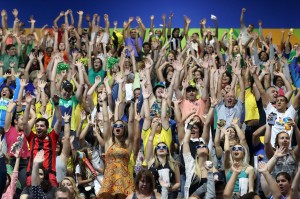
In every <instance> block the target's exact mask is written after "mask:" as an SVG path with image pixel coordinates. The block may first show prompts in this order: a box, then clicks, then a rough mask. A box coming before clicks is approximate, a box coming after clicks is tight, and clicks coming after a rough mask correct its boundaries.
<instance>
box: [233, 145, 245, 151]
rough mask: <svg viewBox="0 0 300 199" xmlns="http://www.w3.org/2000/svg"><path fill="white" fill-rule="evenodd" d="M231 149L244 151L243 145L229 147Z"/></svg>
mask: <svg viewBox="0 0 300 199" xmlns="http://www.w3.org/2000/svg"><path fill="white" fill-rule="evenodd" d="M231 151H244V147H242V146H234V147H232V148H231Z"/></svg>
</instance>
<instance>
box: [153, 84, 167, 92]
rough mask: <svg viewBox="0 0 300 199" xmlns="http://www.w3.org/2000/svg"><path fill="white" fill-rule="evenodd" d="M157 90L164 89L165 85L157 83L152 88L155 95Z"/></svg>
mask: <svg viewBox="0 0 300 199" xmlns="http://www.w3.org/2000/svg"><path fill="white" fill-rule="evenodd" d="M158 88H166V85H165V83H164V82H157V83H156V84H155V86H154V88H153V92H154V93H155V91H156V89H158Z"/></svg>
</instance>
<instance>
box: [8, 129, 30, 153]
mask: <svg viewBox="0 0 300 199" xmlns="http://www.w3.org/2000/svg"><path fill="white" fill-rule="evenodd" d="M22 134H24V140H23V146H22V150H21V152H20V158H28V157H29V156H30V152H29V149H28V144H27V139H26V135H25V133H24V131H21V132H18V131H17V130H16V128H15V127H13V126H10V128H9V130H8V131H7V132H6V133H5V137H6V144H7V153H8V154H9V156H11V157H14V155H13V154H11V153H10V150H11V147H12V145H13V144H14V143H15V142H17V141H18V139H17V138H18V136H21V135H22Z"/></svg>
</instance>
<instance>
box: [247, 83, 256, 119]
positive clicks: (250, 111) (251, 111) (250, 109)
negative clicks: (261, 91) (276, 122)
mask: <svg viewBox="0 0 300 199" xmlns="http://www.w3.org/2000/svg"><path fill="white" fill-rule="evenodd" d="M250 120H259V112H258V108H257V104H256V99H255V96H254V94H253V93H252V91H251V88H250V87H249V88H247V89H246V90H245V122H246V121H250Z"/></svg>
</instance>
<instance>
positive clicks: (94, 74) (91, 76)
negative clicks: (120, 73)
mask: <svg viewBox="0 0 300 199" xmlns="http://www.w3.org/2000/svg"><path fill="white" fill-rule="evenodd" d="M88 76H89V81H90V82H91V84H94V83H95V78H96V77H97V76H100V77H101V83H100V84H102V82H103V80H104V77H105V71H104V70H103V69H101V70H99V71H98V72H95V71H94V69H93V68H91V69H90V70H89V73H88Z"/></svg>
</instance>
